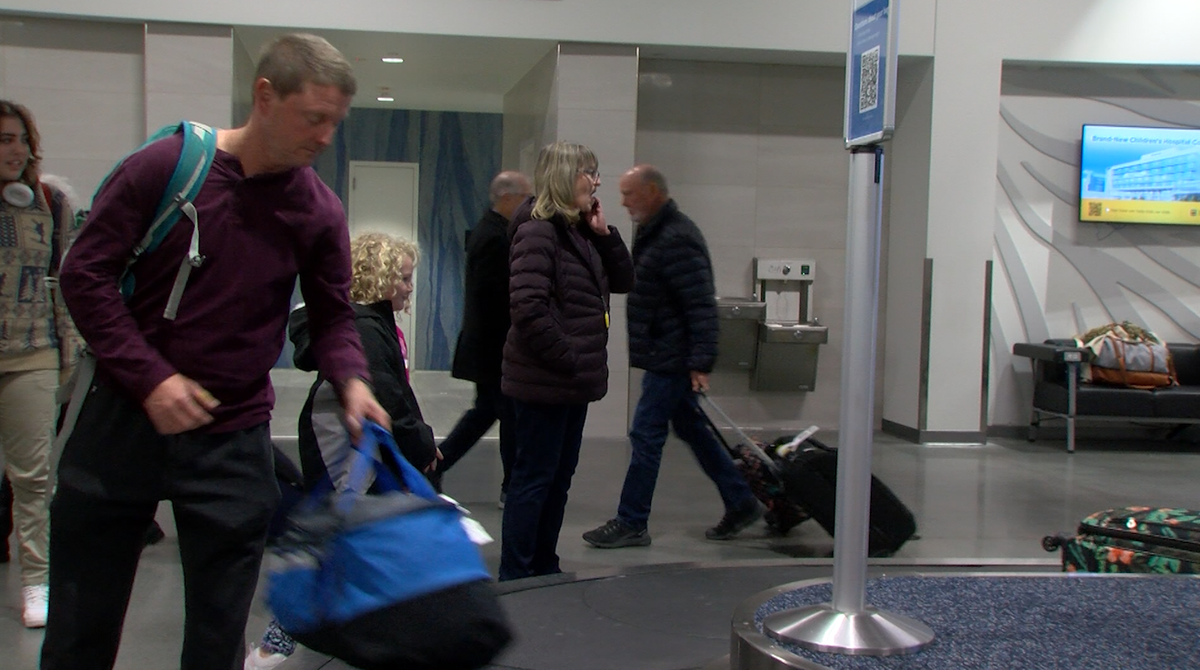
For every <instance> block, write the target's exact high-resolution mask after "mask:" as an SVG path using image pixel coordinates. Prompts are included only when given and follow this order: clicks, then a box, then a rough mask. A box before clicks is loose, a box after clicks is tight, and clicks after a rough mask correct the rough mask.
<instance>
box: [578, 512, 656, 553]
mask: <svg viewBox="0 0 1200 670" xmlns="http://www.w3.org/2000/svg"><path fill="white" fill-rule="evenodd" d="M583 539H584V540H586V541H587V542H588V544H590V545H592V546H593V547H599V548H601V549H617V548H619V547H645V546H647V545H649V544H650V533H649V532H648V531H647V530H646V529H645V528H643V529H641V530H636V529H634V527H633V526H630V525H629V524H627V523H625V522H624V521H621V520H620V519H609V520H608V522H607V523H605V524H604V525H603V526H600V527H599V528H596V529H594V530H589V531H588V532H586V533H584V534H583Z"/></svg>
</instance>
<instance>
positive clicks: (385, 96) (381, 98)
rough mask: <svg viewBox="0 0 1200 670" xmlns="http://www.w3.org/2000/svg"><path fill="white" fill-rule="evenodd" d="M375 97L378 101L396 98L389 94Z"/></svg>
mask: <svg viewBox="0 0 1200 670" xmlns="http://www.w3.org/2000/svg"><path fill="white" fill-rule="evenodd" d="M375 99H376V100H378V101H379V102H396V99H395V98H393V97H392V96H390V95H381V96H379V97H378V98H375Z"/></svg>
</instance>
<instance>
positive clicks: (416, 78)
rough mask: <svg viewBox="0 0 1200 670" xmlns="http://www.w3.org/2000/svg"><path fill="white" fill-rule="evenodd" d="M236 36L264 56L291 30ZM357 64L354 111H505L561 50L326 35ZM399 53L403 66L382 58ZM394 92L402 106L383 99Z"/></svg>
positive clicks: (457, 39) (244, 30) (482, 40)
mask: <svg viewBox="0 0 1200 670" xmlns="http://www.w3.org/2000/svg"><path fill="white" fill-rule="evenodd" d="M233 32H234V35H235V37H236V38H237V39H238V40H239V41H240V42H241V43H242V45H244V46H245V47H246V50H247V51H248V52H249V53H250V56H251V58H254V59H257V56H258V52H259V50H260V49H261V48H262V46H263V45H264V44H266V43H267V42H269V41H271V40H273V39H275V38H276V37H278V36H279V35H282V34H284V33H286V32H289V30H288V29H287V28H261V27H243V26H239V27H236V28H234V31H233ZM319 32H320V35H321V36H322V37H324V38H325V39H327V40H329V42H330V43H331V44H333V45H334V46H335V47H337V48H338V49H339V50H340V51H341V52H342V53H344V54H345V55H346V57H347V58H349V59H350V61H351V62H352V63H353V64H354V73H355V76H356V77H357V78H358V95H357V96H355V98H354V102H353V106H354V107H384V108H394V109H429V110H441V111H459V112H492V113H499V112H502V111H503V107H504V94H505V93H507V92H508V91H509V89H511V88H512V87H513V86H514V85H516V83H517V82H518V81H520V80H521V78H522V77H524V76H525V74H526V73H527V72H529V70H530V68H532V67H533V66H534V65H535V64H536V63H537V62H538V61H539V60H541V59H542V58H543V57H544V56H545V55H546V54H548V53H549V52H550V51H551V50H552V49H554V48H555V45H556V43H555V42H553V41H549V40H529V39H506V38H497V37H462V36H447V35H412V34H399V33H372V32H360V31H349V30H322V31H319ZM389 53H394V54H396V55H398V56H400V57H401V58H403V59H404V62H403V63H399V64H388V63H384V62H382V61H381V60H380V58H382V57H383V56H384V55H386V54H389ZM382 87H387V88H389V89H390V94H391V95H392V97H394V98H395V99H396V101H395V102H378V101H377V100H376V99H375V98H376V97H378V95H379V93H380V89H381V88H382Z"/></svg>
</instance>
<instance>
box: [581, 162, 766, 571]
mask: <svg viewBox="0 0 1200 670" xmlns="http://www.w3.org/2000/svg"><path fill="white" fill-rule="evenodd" d="M620 189H621V204H622V205H623V206H624V207H625V208H626V209H627V210H629V215H630V218H632V219H633V223H634V225H635V226H636V228H635V230H634V236H633V265H634V284H633V291H632V292H630V294H629V302H628V304H627V309H626V311H627V314H628V322H629V363H630V365H632V366H633V367H637V368H642V369H643V370H645V371H646V373H645V375H644V376H643V378H642V397H641V399H640V400H639V401H638V406H637V410H636V411H635V413H634V416H633V427H632V428H630V430H629V440H630V443H631V444H632V447H633V455H632V457H631V459H630V462H629V470H628V472H627V473H626V475H625V486H624V488H623V489H622V490H621V503H620V505H619V506H618V507H617V516H616V518H614V519H611V520H609V521H608V522H607V523H605V524H604V525H602V526H600V527H599V528H596V529H594V530H590V531H588V532H586V533H584V534H583V539H584V540H586V541H587V542H588V543H590V544H592V545H593V546H596V547H600V548H603V549H613V548H617V547H633V546H645V545H648V544H650V534H649V531H648V530H647V522H648V520H649V518H650V502H651V500H652V498H653V497H654V485H655V482H656V481H657V480H658V468H659V464H660V462H661V461H662V449H663V445H664V444H665V443H666V440H667V432H668V425H670V427H673V428H674V429H675V434H676V435H678V436H679V437H680V438H681V439H682V440H683V441H684V442H686V443H687V445H688V446H689V447H691V449H692V453H693V454H695V456H696V460H697V461H698V462H699V463H700V467H701V468H703V470H704V474H706V475H708V477H709V479H711V480H712V481H713V483H714V484H716V486H717V490H718V491H719V492H720V494H721V499H722V500H723V501H724V503H725V516H724V517H723V518H722V519H721V521H720V523H718V524H717V525H716V526H714V527H712V528H709V529H708V531H706V532H705V536H706V537H707V538H708V539H710V540H728V539H730V538H732V537H733V536H734V535H736V534H737V533H738V532H740V531H741V530H742V529H744V528H746V527H747V526H749V525H750V524H752V523H754V522H755V521H757V520H758V519H759V518H761V517H762V515H763V511H764V508H763V506H762V504H761V503H759V502H758V500H756V499H755V498H754V494H753V493H752V492H751V491H750V487H749V485H747V484H746V482H745V480H744V479H743V478H742V476H741V474H740V473H739V472H738V471H737V468H736V467H735V466H734V464H733V460H732V459H731V458H730V456H729V454H728V452H726V451H725V448H724V447H723V446H722V445H721V444H720V443H719V442H717V440H716V438H715V437H714V436H713V434H712V431H711V430H710V429H709V427H708V426H707V424H706V423H705V420H704V417H703V416H702V415H701V410H700V406H699V404H698V403H697V400H696V393H697V392H701V391H706V390H708V373H709V372H711V371H712V367H713V362H714V361H715V360H716V358H717V330H718V321H717V303H716V296H715V291H714V289H713V274H712V261H711V259H710V257H709V254H708V247H707V246H706V245H705V243H704V236H703V235H702V234H701V233H700V229H699V228H697V227H696V224H695V223H693V222H692V220H691V219H689V218H688V217H686V216H684V214H683V213H682V212H680V211H679V207H678V206H676V204H675V201H674V200H672V199H671V198H670V195H669V193H668V191H667V180H666V178H665V177H663V174H662V172H660V171H659V170H658V169H657V168H654V167H652V166H650V165H638V166H636V167H634V168H633V169H632V170H630V171H628V172H626V173H625V175H624V176H622V177H621V181H620Z"/></svg>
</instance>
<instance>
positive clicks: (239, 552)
mask: <svg viewBox="0 0 1200 670" xmlns="http://www.w3.org/2000/svg"><path fill="white" fill-rule="evenodd" d="M58 476H59V479H58V488H57V491H56V493H55V496H54V500H53V501H52V502H51V505H50V518H51V523H50V554H51V556H53V557H54V558H53V560H51V561H50V608H49V617H48V620H47V623H46V636H45V640H44V642H43V644H42V658H41V667H42V669H43V670H60V669H66V668H70V669H71V670H92V669H93V668H96V669H103V670H109V669H111V668H112V667H113V664H114V663H115V662H116V657H117V649H118V647H119V645H120V639H121V628H122V624H123V621H124V618H125V611H126V609H127V608H128V606H129V595H130V592H131V591H132V589H133V580H134V574H135V573H136V571H137V563H138V556H139V554H140V552H141V548H142V538H143V534H144V533H145V530H146V526H147V525H148V524H149V523H150V521H151V520H152V519H153V517H154V511H155V508H156V507H157V505H158V502H159V501H160V500H170V501H171V503H172V507H173V510H174V513H175V525H176V528H177V529H178V532H179V554H180V560H181V563H182V567H183V583H184V613H185V622H184V631H183V651H182V654H181V657H180V664H179V667H180V668H181V669H182V670H227V669H228V670H234V669H236V668H240V667H241V664H242V655H243V653H244V649H243V640H244V633H245V629H246V619H247V617H248V614H249V610H250V603H251V600H252V599H253V598H254V589H255V585H256V583H257V581H258V571H259V566H260V564H261V562H262V555H263V547H264V544H265V537H266V531H267V525H268V522H269V521H270V519H271V514H272V512H273V511H274V509H275V506H276V505H277V504H278V500H279V488H278V486H277V485H276V483H275V477H274V473H273V466H272V451H271V441H270V429H269V427H268V424H266V423H263V424H260V425H258V426H254V427H252V428H249V429H246V430H241V431H235V432H229V433H214V434H201V433H184V434H181V435H171V436H163V435H159V434H158V433H157V432H156V431H155V430H154V427H153V426H152V425H151V423H150V421H149V419H148V418H147V417H146V415H145V413H144V412H143V411H142V409H141V407H140V406H139V405H138V404H136V403H135V402H134V401H132V400H131V399H129V398H128V397H127V396H125V395H124V394H123V393H120V392H118V391H116V390H113V389H111V388H108V387H106V386H105V385H103V384H97V385H96V386H94V387H93V388H92V390H91V392H90V393H89V394H88V396H87V400H86V401H85V403H84V406H83V408H82V411H81V412H80V416H79V421H78V424H77V426H76V428H75V432H74V434H72V435H71V438H70V439H69V440H68V442H67V444H66V447H65V449H64V450H63V454H62V458H61V460H60V462H59V468H58ZM164 651H165V650H164Z"/></svg>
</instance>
